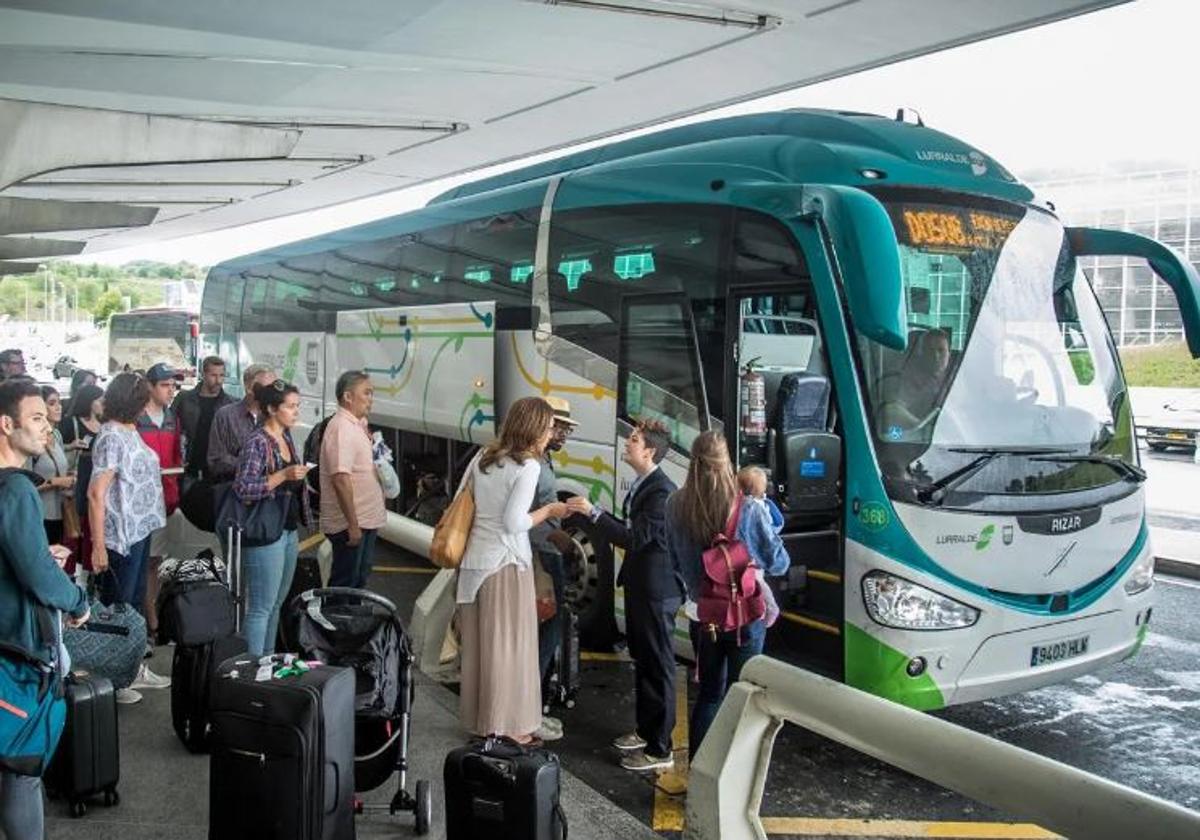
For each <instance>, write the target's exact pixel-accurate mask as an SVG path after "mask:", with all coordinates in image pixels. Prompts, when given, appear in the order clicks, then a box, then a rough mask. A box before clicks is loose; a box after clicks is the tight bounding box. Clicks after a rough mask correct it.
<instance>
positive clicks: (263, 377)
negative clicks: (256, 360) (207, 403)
mask: <svg viewBox="0 0 1200 840" xmlns="http://www.w3.org/2000/svg"><path fill="white" fill-rule="evenodd" d="M277 378H278V377H276V376H275V371H273V370H271V368H269V367H267V366H266V365H250V366H249V367H247V368H246V369H245V370H244V371H242V388H243V390H244V391H245V396H244V397H242V398H241V399H240V400H238V401H237V402H235V403H231V404H230V405H227V406H225V407H224V408H221V409H218V410H217V413H216V414H215V415H214V416H213V422H212V429H211V430H210V431H209V433H208V476H209V478H211V479H212V480H213V481H231V480H233V476H234V474H235V473H236V472H237V465H238V455H240V454H241V451H242V444H243V443H245V442H246V438H248V437H250V435H251V433H252V432H253V431H254V430H255V428H257V426H258V420H259V408H258V402H257V401H256V400H255V399H254V388H255V386H257V385H270V384H271V383H272V382H274V381H275V380H276V379H277Z"/></svg>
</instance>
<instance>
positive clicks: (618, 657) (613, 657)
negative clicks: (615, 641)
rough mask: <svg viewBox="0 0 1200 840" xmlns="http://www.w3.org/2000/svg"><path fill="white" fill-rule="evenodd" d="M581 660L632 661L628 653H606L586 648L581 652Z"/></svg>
mask: <svg viewBox="0 0 1200 840" xmlns="http://www.w3.org/2000/svg"><path fill="white" fill-rule="evenodd" d="M579 660H580V661H581V662H632V661H633V660H632V659H631V658H630V657H629V654H628V653H604V652H603V651H598V650H585V651H581V652H580V654H579Z"/></svg>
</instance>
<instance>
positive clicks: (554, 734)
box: [533, 723, 563, 741]
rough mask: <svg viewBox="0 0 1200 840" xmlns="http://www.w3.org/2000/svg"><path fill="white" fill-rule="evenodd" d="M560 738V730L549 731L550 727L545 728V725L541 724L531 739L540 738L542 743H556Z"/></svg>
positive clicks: (561, 734)
mask: <svg viewBox="0 0 1200 840" xmlns="http://www.w3.org/2000/svg"><path fill="white" fill-rule="evenodd" d="M562 736H563V733H562V730H561V729H551V728H550V727H548V726H546V724H545V723H542V725H541V726H539V727H538V728H537V731H536V732H534V733H533V737H535V738H540V739H541V740H543V741H557V740H558V739H559V738H561V737H562Z"/></svg>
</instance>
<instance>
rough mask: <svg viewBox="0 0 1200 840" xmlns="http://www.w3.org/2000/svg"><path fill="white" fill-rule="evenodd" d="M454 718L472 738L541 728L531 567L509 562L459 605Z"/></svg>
mask: <svg viewBox="0 0 1200 840" xmlns="http://www.w3.org/2000/svg"><path fill="white" fill-rule="evenodd" d="M458 624H459V631H460V632H461V634H462V686H461V693H460V694H459V700H458V714H459V718H460V719H461V720H462V724H463V727H464V728H465V729H466V730H467V731H468V732H471V733H472V734H475V735H508V736H512V737H524V736H525V735H529V734H530V733H532V732H533V731H534V730H536V729H537V728H538V727H539V726H541V725H542V688H541V680H540V679H539V677H538V630H537V606H536V598H535V595H534V582H533V569H532V568H528V569H522V568H520V567H519V566H515V565H512V564H509V565H507V566H505V567H504V568H503V569H501V570H500V571H498V572H496V573H495V574H493V575H491V576H490V577H489V578H488V579H487V580H485V581H484V582H483V585H482V586H481V587H480V588H479V593H478V594H477V595H476V596H475V603H473V604H459V606H458Z"/></svg>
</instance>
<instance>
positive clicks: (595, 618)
mask: <svg viewBox="0 0 1200 840" xmlns="http://www.w3.org/2000/svg"><path fill="white" fill-rule="evenodd" d="M563 530H564V531H566V532H567V534H568V535H569V536H570V537H571V541H572V542H573V543H574V550H573V551H572V552H571V554H572V555H573V556H570V557H564V558H563V566H564V571H565V574H566V595H567V603H568V604H569V605H570V606H571V609H572V610H574V611H575V614H576V615H577V616H578V617H579V643H580V646H581V647H585V648H588V649H589V650H612V647H613V645H614V644H615V643H616V641H617V640H618V639H619V638H620V636H621V634H620V631H619V630H618V629H617V621H616V617H615V615H614V614H613V583H614V574H613V552H612V546H611V545H609V544H608V541H607V540H605V539H604V537H603V536H601V534H600V532H599V530H598V529H597V528H596V526H595V525H593V524H592V523H591V522H589V521H588V520H587V518H586V517H583V516H573V517H571V518H570V519H568V520H567V521H566V522H564V523H563Z"/></svg>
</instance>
